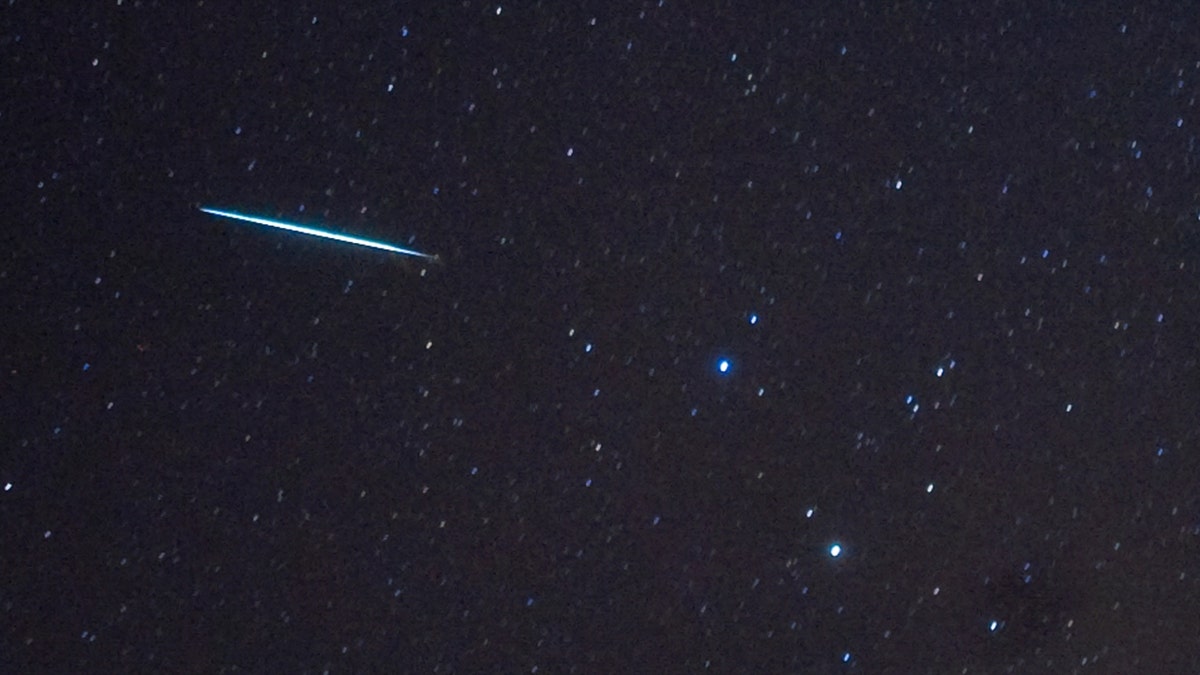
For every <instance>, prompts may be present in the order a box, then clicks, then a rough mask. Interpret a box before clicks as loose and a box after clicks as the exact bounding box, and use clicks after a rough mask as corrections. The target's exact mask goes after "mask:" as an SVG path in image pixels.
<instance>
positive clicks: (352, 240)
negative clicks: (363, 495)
mask: <svg viewBox="0 0 1200 675" xmlns="http://www.w3.org/2000/svg"><path fill="white" fill-rule="evenodd" d="M200 210H201V211H203V212H205V213H211V214H212V215H214V216H220V217H222V218H232V219H233V220H241V221H244V222H247V223H254V224H255V225H266V226H268V227H277V228H279V229H281V230H287V231H289V232H299V233H300V234H307V235H311V236H314V237H321V238H322V239H332V240H334V241H340V242H342V243H344V244H354V245H356V246H366V247H367V248H373V249H378V250H380V251H387V252H388V253H399V254H400V255H411V256H415V257H417V258H425V259H427V260H435V259H436V256H432V255H428V254H426V253H421V252H420V251H414V250H412V249H410V248H401V247H399V246H392V245H391V244H385V243H383V242H381V241H372V240H370V239H363V238H361V237H351V236H348V235H345V234H337V233H336V232H328V231H326V230H318V229H316V228H315V227H304V226H303V225H294V224H292V223H284V222H281V221H278V220H270V219H268V218H256V217H254V216H246V215H243V214H240V213H236V212H234V211H222V210H220V209H210V208H207V207H203V206H202V207H200Z"/></svg>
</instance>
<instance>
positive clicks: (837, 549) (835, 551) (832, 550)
mask: <svg viewBox="0 0 1200 675" xmlns="http://www.w3.org/2000/svg"><path fill="white" fill-rule="evenodd" d="M841 554H842V545H841V544H834V545H833V546H830V547H829V555H830V556H832V557H834V558H836V557H838V556H840V555H841Z"/></svg>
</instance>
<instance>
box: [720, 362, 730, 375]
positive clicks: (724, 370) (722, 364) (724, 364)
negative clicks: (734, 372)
mask: <svg viewBox="0 0 1200 675" xmlns="http://www.w3.org/2000/svg"><path fill="white" fill-rule="evenodd" d="M730 367H731V366H730V363H729V359H721V360H720V361H718V362H717V370H719V371H721V372H722V373H728V372H729V369H730Z"/></svg>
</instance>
